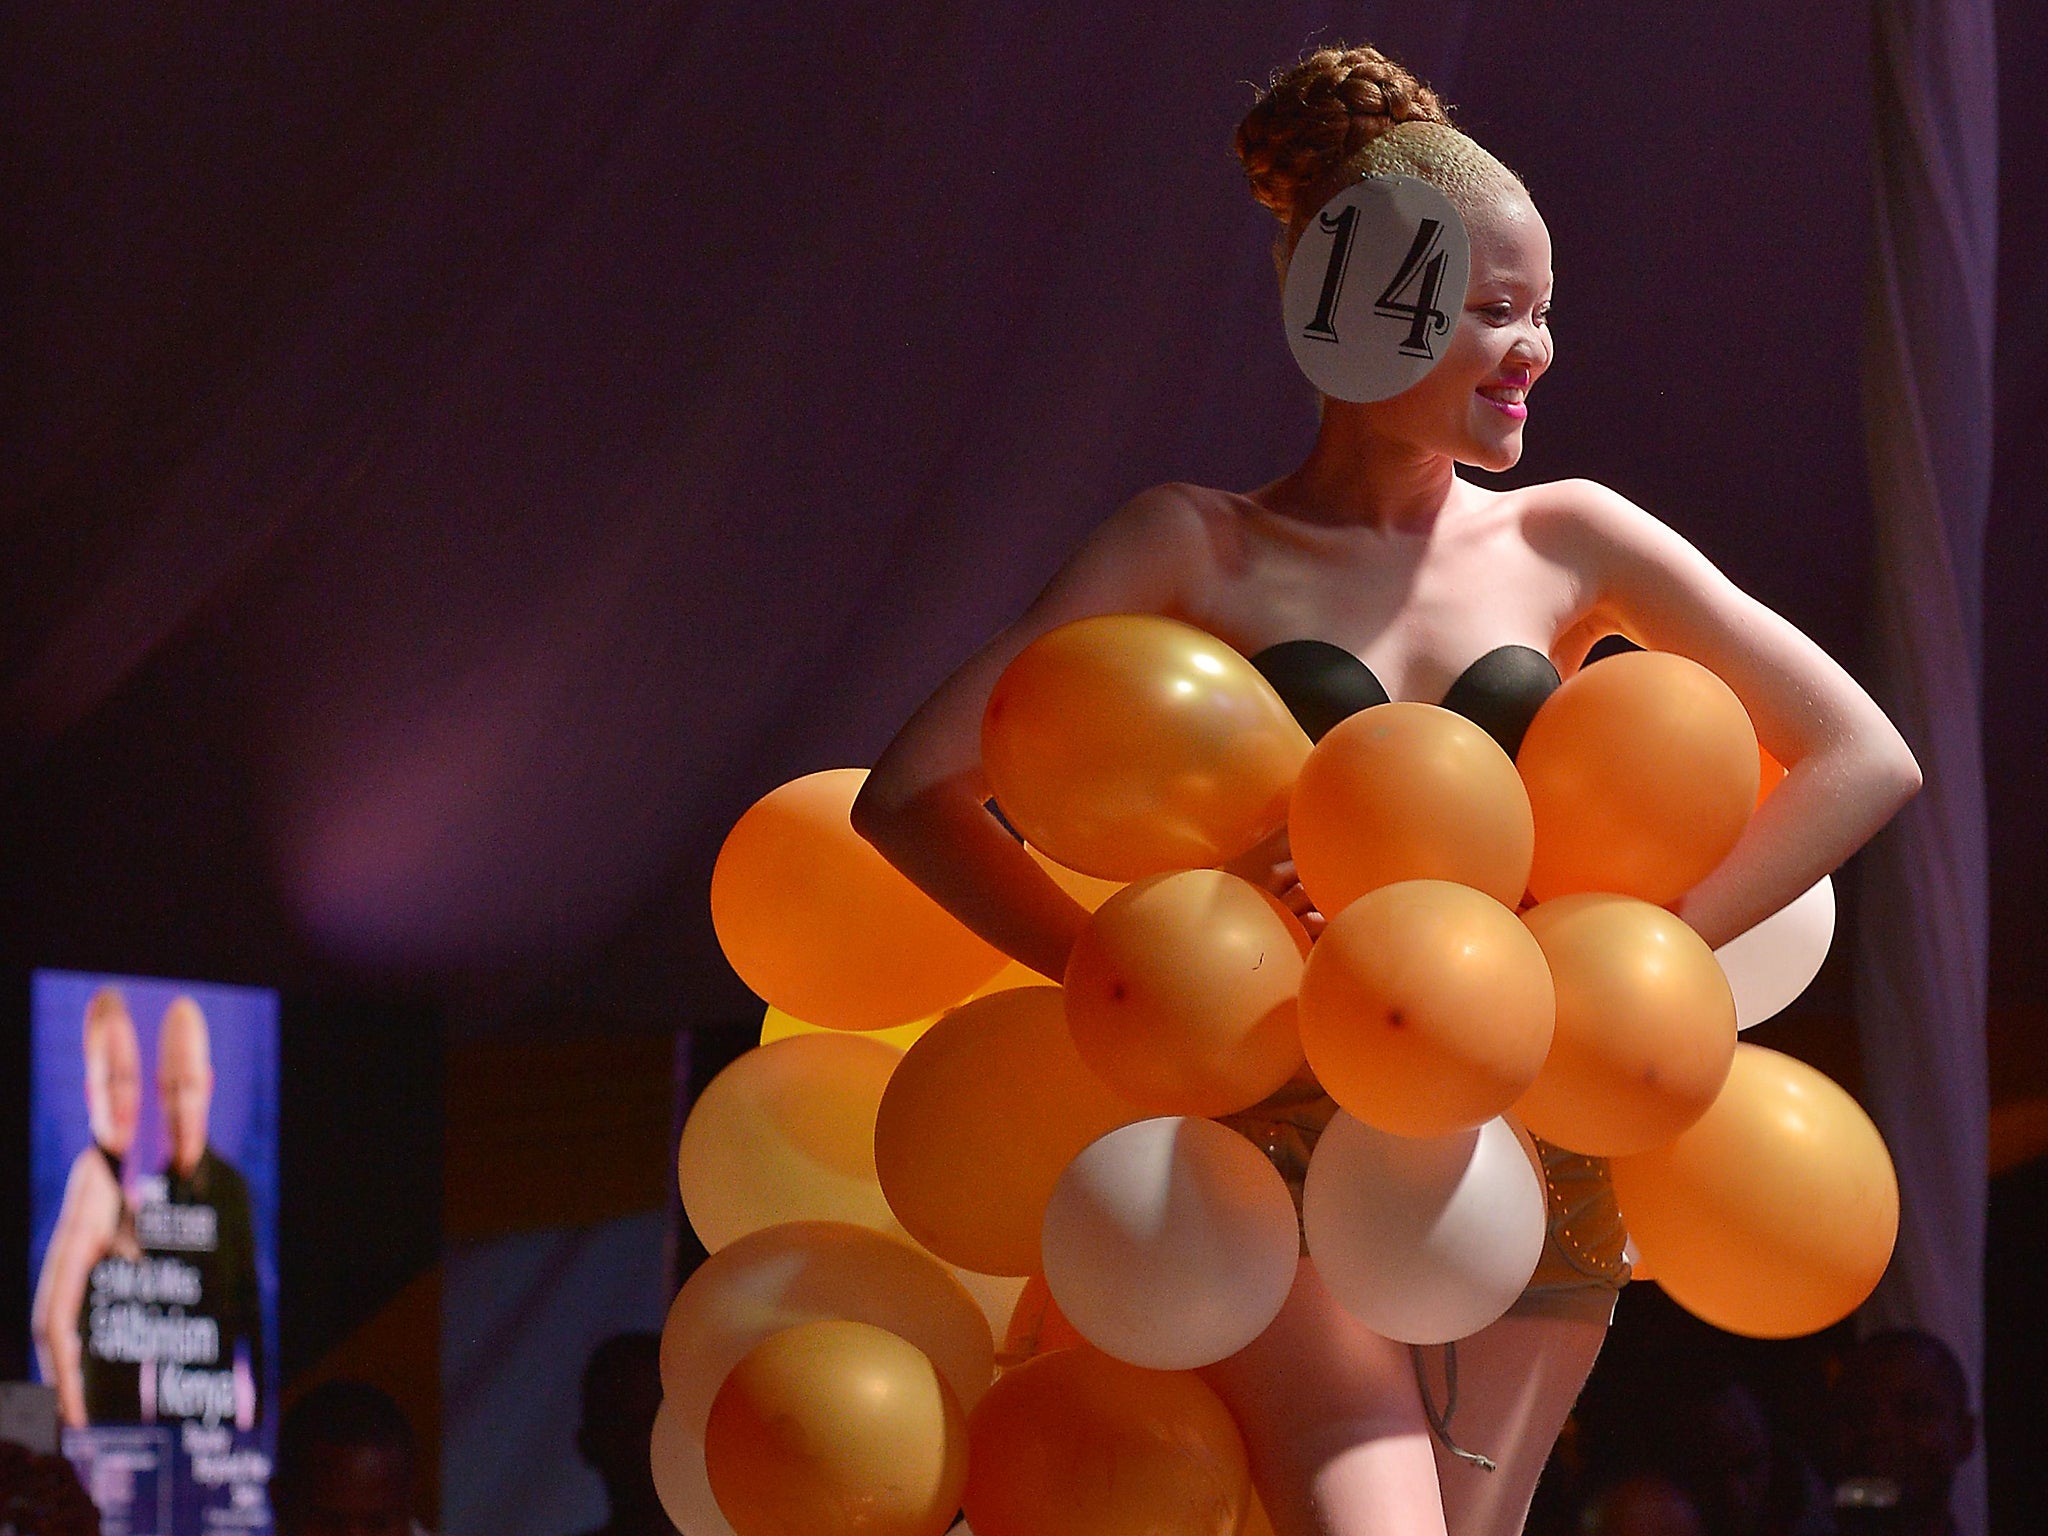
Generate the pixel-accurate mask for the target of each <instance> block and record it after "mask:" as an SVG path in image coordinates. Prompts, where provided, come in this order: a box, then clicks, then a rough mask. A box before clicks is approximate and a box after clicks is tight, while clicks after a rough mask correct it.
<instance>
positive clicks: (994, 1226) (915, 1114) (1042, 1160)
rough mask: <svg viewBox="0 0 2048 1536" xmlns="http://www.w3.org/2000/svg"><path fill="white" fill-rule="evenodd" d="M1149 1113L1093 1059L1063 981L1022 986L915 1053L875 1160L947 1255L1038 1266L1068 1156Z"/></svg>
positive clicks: (958, 1013)
mask: <svg viewBox="0 0 2048 1536" xmlns="http://www.w3.org/2000/svg"><path fill="white" fill-rule="evenodd" d="M1148 1113H1149V1111H1147V1110H1146V1109H1145V1108H1144V1107H1143V1106H1141V1105H1138V1104H1134V1103H1132V1102H1131V1101H1130V1100H1128V1099H1125V1098H1123V1097H1122V1096H1121V1095H1119V1094H1118V1093H1116V1092H1115V1090H1113V1089H1112V1088H1111V1087H1110V1086H1109V1085H1108V1084H1107V1083H1105V1082H1103V1081H1102V1079H1101V1078H1099V1077H1097V1076H1096V1075H1095V1074H1094V1073H1093V1072H1091V1071H1089V1070H1088V1068H1087V1066H1086V1065H1085V1064H1084V1063H1083V1062H1082V1060H1081V1055H1080V1052H1078V1051H1077V1050H1075V1049H1074V1040H1073V1036H1072V1035H1070V1034H1069V1033H1068V1032H1067V1015H1066V1005H1065V1000H1064V998H1063V996H1062V994H1061V992H1060V989H1059V988H1057V987H1019V988H1016V989H1015V990H1013V991H1008V992H995V993H991V994H990V995H989V996H987V997H984V998H979V999H977V1000H976V1001H974V1002H971V1003H967V1004H965V1005H963V1006H962V1007H959V1008H956V1009H954V1010H953V1011H952V1012H951V1013H949V1014H947V1015H946V1016H945V1017H944V1018H943V1019H941V1020H939V1022H938V1023H936V1024H934V1025H933V1026H932V1028H931V1030H930V1032H929V1033H928V1034H926V1035H925V1037H924V1038H923V1039H922V1040H920V1041H918V1042H917V1044H915V1045H913V1046H912V1047H911V1048H910V1050H909V1051H908V1052H907V1053H906V1054H905V1056H904V1058H903V1062H902V1065H901V1066H899V1067H898V1068H897V1069H896V1073H895V1076H894V1077H893V1078H892V1079H891V1080H890V1083H889V1088H888V1091H887V1092H886V1093H885V1094H884V1095H883V1096H882V1104H881V1110H880V1112H879V1114H878V1115H877V1116H876V1119H875V1133H874V1155H875V1167H876V1170H877V1172H878V1173H879V1175H880V1177H881V1182H882V1189H883V1191H884V1193H885V1194H886V1195H887V1196H888V1200H889V1205H890V1207H891V1208H892V1209H893V1210H894V1212H895V1214H896V1217H897V1219H898V1220H900V1221H901V1222H902V1223H903V1225H904V1227H906V1228H907V1229H908V1230H909V1232H910V1234H911V1236H913V1237H914V1238H916V1239H917V1241H918V1242H920V1243H922V1244H923V1245H924V1246H925V1247H926V1248H928V1249H930V1250H931V1251H932V1252H933V1253H935V1254H937V1255H938V1256H939V1257H940V1258H942V1259H945V1260H947V1261H949V1262H950V1263H954V1264H958V1265H961V1266H963V1267H964V1268H967V1269H973V1270H979V1271H980V1272H982V1273H983V1274H990V1275H1029V1274H1035V1273H1036V1272H1037V1271H1038V1268H1039V1257H1038V1228H1039V1224H1040V1222H1041V1221H1043V1220H1044V1217H1045V1205H1046V1202H1047V1201H1048V1200H1049V1199H1051V1198H1052V1189H1053V1185H1054V1184H1056V1183H1057V1182H1058V1181H1059V1176H1060V1174H1061V1173H1062V1172H1063V1171H1064V1170H1065V1168H1066V1166H1067V1164H1068V1163H1069V1162H1071V1161H1072V1160H1073V1158H1074V1155H1075V1154H1076V1153H1078V1152H1079V1151H1080V1150H1081V1149H1082V1148H1083V1147H1085V1146H1087V1145H1088V1144H1089V1143H1090V1142H1091V1141H1094V1140H1095V1138H1096V1137H1098V1136H1101V1135H1103V1134H1105V1133H1107V1132H1109V1131H1113V1130H1115V1129H1116V1128H1117V1127H1118V1126H1120V1125H1128V1124H1129V1123H1130V1122H1131V1121H1133V1120H1142V1119H1144V1118H1145V1117H1146V1115H1147V1114H1148Z"/></svg>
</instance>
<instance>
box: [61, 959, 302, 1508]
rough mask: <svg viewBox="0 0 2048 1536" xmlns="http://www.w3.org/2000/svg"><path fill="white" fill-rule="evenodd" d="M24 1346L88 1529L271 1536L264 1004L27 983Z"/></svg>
mask: <svg viewBox="0 0 2048 1536" xmlns="http://www.w3.org/2000/svg"><path fill="white" fill-rule="evenodd" d="M31 1005H32V1033H31V1044H30V1051H31V1056H30V1072H31V1083H30V1115H29V1120H30V1149H29V1178H30V1181H31V1189H30V1198H29V1219H30V1245H29V1269H30V1274H29V1283H30V1286H31V1287H32V1291H31V1294H32V1297H33V1301H32V1304H31V1310H30V1336H31V1337H30V1342H31V1346H32V1351H33V1359H34V1360H35V1362H36V1368H37V1371H38V1374H39V1378H40V1379H41V1380H42V1381H43V1382H45V1383H46V1384H48V1385H49V1386H51V1387H53V1388H55V1390H56V1392H57V1401H58V1413H59V1418H60V1420H61V1422H62V1424H63V1426H64V1428H63V1449H64V1453H65V1455H67V1456H68V1457H70V1459H71V1460H72V1462H73V1464H74V1465H76V1466H77V1468H78V1471H79V1476H80V1478H81V1480H82V1481H83V1482H84V1483H85V1486H86V1489H87V1491H88V1492H90V1493H91V1494H92V1497H93V1501H94V1503H96V1504H97V1505H98V1506H99V1508H100V1514H101V1530H102V1533H103V1536H212V1533H228V1532H235V1533H267V1532H269V1531H270V1529H271V1519H270V1509H269V1504H268V1501H267V1499H266V1496H265V1491H264V1489H265V1484H266V1482H267V1480H268V1478H269V1475H270V1462H271V1457H272V1455H273V1454H274V1452H275V1449H276V1440H277V1417H278V1379H277V1050H278V1044H277V1013H278V1010H277V995H276V994H275V993H274V992H268V991H262V990H258V989H254V988H249V987H230V986H220V985H209V984H203V983H192V982H171V981H157V980H150V979H146V978H141V977H132V976H109V975H93V974H85V973H79V972H71V971H39V972H37V973H36V975H35V978H34V982H33V996H32V999H31Z"/></svg>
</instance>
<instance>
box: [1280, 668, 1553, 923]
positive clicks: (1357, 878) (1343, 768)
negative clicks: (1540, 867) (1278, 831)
mask: <svg viewBox="0 0 2048 1536" xmlns="http://www.w3.org/2000/svg"><path fill="white" fill-rule="evenodd" d="M1287 836H1288V842H1289V844H1290V846H1291V847H1292V849H1293V853H1294V864H1295V868H1296V870H1297V871H1298V872H1299V873H1300V876H1301V884H1302V889H1304V890H1305V891H1307V892H1308V894H1309V897H1310V899H1311V900H1312V901H1314V902H1315V904H1316V909H1317V910H1318V911H1320V912H1321V913H1322V914H1323V916H1325V917H1335V916H1336V915H1337V914H1338V913H1339V912H1341V911H1343V910H1344V909H1345V908H1346V907H1348V906H1349V905H1350V904H1351V903H1352V902H1354V901H1356V900H1357V899H1358V898H1359V897H1361V896H1363V895H1364V894H1365V893H1366V892H1367V891H1373V890H1378V889H1379V888H1380V887H1381V886H1383V885H1392V884H1394V883H1395V882H1396V881H1398V880H1454V881H1456V882H1457V883H1458V884H1460V885H1469V886H1472V887H1474V888H1475V889H1477V890H1481V891H1484V892H1486V894H1487V895H1489V896H1491V897H1493V898H1494V899H1495V900H1496V901H1499V902H1501V903H1502V904H1503V905H1505V906H1509V907H1512V906H1514V905H1516V904H1517V903H1518V902H1520V901H1521V899H1522V892H1523V890H1524V889H1525V888H1526V887H1527V885H1528V883H1529V859H1530V853H1531V850H1532V849H1533V847H1534V846H1535V837H1536V832H1535V823H1534V822H1533V821H1532V820H1531V819H1530V814H1529V796H1528V794H1527V793H1526V792H1525V791H1524V790H1523V788H1522V780H1521V778H1520V776H1519V775H1517V774H1516V772H1515V765H1514V764H1513V763H1512V762H1511V761H1509V759H1508V755H1507V753H1505V752H1503V751H1501V749H1500V744H1499V743H1498V742H1496V741H1495V740H1494V739H1493V738H1492V737H1491V736H1489V735H1487V734H1486V732H1485V731H1483V730H1481V729H1480V728H1479V727H1478V726H1476V725H1474V724H1473V723H1472V722H1471V721H1470V720H1467V719H1466V718H1465V717H1464V716H1463V715H1458V714H1453V713H1452V712H1451V711H1450V710H1448V709H1439V708H1437V707H1436V706H1435V705H1434V704H1381V705H1377V706H1375V707H1374V708H1372V709H1365V710H1360V711H1359V712H1358V713H1357V714H1355V715H1353V716H1351V717H1350V718H1349V719H1347V720H1344V721H1342V722H1341V723H1339V724H1338V725H1337V726H1336V727H1334V728H1333V729H1332V730H1331V731H1330V732H1329V734H1328V735H1326V736H1324V737H1323V739H1322V740H1321V741H1319V742H1317V743H1316V748H1315V750H1314V751H1313V752H1311V753H1310V754H1309V759H1308V762H1307V763H1306V764H1305V765H1304V766H1303V767H1302V770H1301V778H1300V779H1299V780H1298V781H1297V782H1296V784H1295V786H1294V805H1293V808H1292V810H1290V811H1289V812H1288V818H1287Z"/></svg>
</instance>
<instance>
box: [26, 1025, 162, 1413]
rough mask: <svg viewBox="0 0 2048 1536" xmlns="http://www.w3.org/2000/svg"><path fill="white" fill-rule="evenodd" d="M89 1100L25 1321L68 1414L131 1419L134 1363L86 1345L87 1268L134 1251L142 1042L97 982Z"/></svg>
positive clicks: (136, 1403) (88, 1039) (60, 1408)
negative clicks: (85, 1141)
mask: <svg viewBox="0 0 2048 1536" xmlns="http://www.w3.org/2000/svg"><path fill="white" fill-rule="evenodd" d="M85 1107H86V1115H87V1118H88V1120H89V1122H90V1124H91V1127H92V1145H91V1146H89V1147H87V1148H86V1149H85V1150H84V1151H83V1152H81V1153H79V1154H78V1156H77V1158H75V1159H74V1160H73V1162H72V1164H71V1174H70V1177H69V1178H68V1179H66V1180H65V1183H64V1204H63V1206H62V1208H61V1209H60V1210H59V1211H58V1213H57V1225H56V1228H55V1230H54V1231H52V1232H51V1234H50V1246H49V1248H48V1249H47V1250H45V1252H44V1254H43V1269H42V1274H41V1275H40V1277H39V1278H38V1279H37V1281H36V1295H35V1303H34V1306H33V1308H32V1309H31V1312H30V1327H31V1329H32V1331H33V1332H34V1334H35V1341H36V1361H37V1364H38V1366H39V1368H40V1369H41V1371H42V1376H43V1380H44V1381H46V1382H49V1383H51V1384H52V1385H54V1386H55V1387H56V1389H57V1412H58V1415H59V1417H60V1418H61V1419H62V1420H63V1422H64V1423H66V1424H68V1425H71V1426H73V1427H74V1428H83V1427H84V1426H85V1425H86V1424H88V1423H107V1422H113V1423H123V1422H126V1423H133V1422H135V1421H136V1420H137V1419H139V1418H140V1417H141V1416H142V1403H141V1398H140V1394H139V1392H138V1375H137V1367H136V1366H135V1364H134V1363H133V1362H120V1361H114V1360H107V1359H103V1358H101V1357H100V1356H99V1355H97V1354H95V1353H94V1352H93V1351H91V1350H89V1349H88V1348H86V1340H87V1338H88V1336H89V1326H90V1323H89V1320H90V1313H91V1302H90V1300H89V1297H88V1291H89V1288H90V1285H91V1281H92V1276H93V1272H94V1271H95V1270H96V1269H98V1268H99V1266H100V1265H101V1264H102V1263H105V1262H108V1261H110V1260H111V1261H113V1262H116V1263H127V1262H132V1261H134V1260H137V1259H140V1258H141V1256H142V1251H141V1249H140V1248H139V1247H138V1246H137V1244H136V1240H135V1212H134V1210H133V1209H132V1208H131V1207H130V1206H129V1204H128V1196H127V1193H126V1191H125V1190H124V1189H123V1188H122V1185H121V1166H122V1160H123V1159H124V1158H126V1157H127V1155H128V1152H129V1149H130V1148H131V1147H133V1146H134V1144H135V1127H136V1123H137V1121H138V1120H139V1118H140V1116H141V1112H142V1050H141V1047H140V1045H139V1044H138V1042H137V1040H136V1037H135V1021H134V1020H133V1019H131V1018H130V1017H129V1016H128V1004H127V1001H126V999H124V998H123V997H122V996H121V993H120V992H119V990H117V989H116V988H114V987H101V988H100V989H99V990H98V991H97V992H95V993H93V995H92V997H91V999H90V1000H89V1001H88V1002H87V1003H86V1005H85Z"/></svg>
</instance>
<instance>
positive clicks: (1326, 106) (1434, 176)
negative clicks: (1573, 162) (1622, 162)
mask: <svg viewBox="0 0 2048 1536" xmlns="http://www.w3.org/2000/svg"><path fill="white" fill-rule="evenodd" d="M1397 129H1398V130H1400V131H1399V132H1396V130H1397ZM1237 157H1238V159H1239V160H1240V161H1241V162H1242V163H1243V165H1244V172H1245V175H1246V176H1247V177H1248V178H1250V180H1251V186H1252V196H1253V197H1255V198H1257V199H1258V200H1259V201H1260V202H1261V203H1263V204H1264V205H1265V206H1266V207H1268V208H1270V209H1272V210H1273V213H1274V215H1275V216H1276V217H1278V219H1279V220H1280V222H1281V224H1283V225H1284V226H1286V227H1287V229H1288V231H1289V232H1290V234H1291V233H1292V232H1293V231H1294V230H1295V229H1296V228H1297V227H1298V226H1299V225H1300V224H1301V223H1302V221H1303V220H1305V219H1306V218H1307V217H1308V215H1309V214H1311V213H1313V212H1315V210H1316V209H1317V208H1319V207H1321V206H1322V205H1323V203H1324V202H1326V201H1327V200H1328V199H1329V198H1330V196H1331V195H1332V194H1333V193H1335V192H1336V191H1337V190H1338V189H1339V187H1340V186H1342V185H1343V184H1344V183H1345V182H1346V181H1348V180H1354V179H1356V178H1357V177H1359V176H1363V175H1371V174H1375V173H1384V172H1398V173H1404V174H1407V175H1412V176H1419V177H1421V178H1422V179H1423V180H1425V181H1428V182H1431V183H1432V184H1434V185H1435V186H1436V187H1438V188H1439V189H1440V190H1442V191H1443V192H1444V194H1445V195H1446V196H1448V197H1449V198H1450V199H1451V201H1452V202H1453V203H1456V204H1459V205H1461V206H1460V211H1461V212H1468V213H1469V210H1468V209H1466V208H1465V207H1464V206H1463V205H1464V204H1465V203H1466V202H1467V201H1468V199H1470V198H1471V197H1472V196H1473V195H1475V194H1476V193H1478V192H1479V191H1480V190H1481V189H1482V188H1483V187H1490V186H1494V185H1498V184H1499V181H1500V179H1502V178H1504V179H1505V180H1506V181H1507V182H1508V183H1509V184H1511V185H1515V186H1519V185H1520V183H1519V182H1518V181H1516V179H1515V177H1514V174H1513V173H1512V172H1510V171H1509V170H1508V169H1507V168H1506V167H1505V166H1503V165H1501V163H1500V162H1499V161H1497V160H1495V159H1494V158H1493V156H1491V155H1489V154H1488V153H1487V152H1486V151H1485V150H1483V149H1481V148H1480V147H1479V146H1478V145H1477V144H1475V143H1473V141H1472V140H1470V139H1468V138H1466V137H1465V135H1464V134H1462V133H1459V132H1458V131H1457V129H1455V128H1453V127H1452V126H1451V117H1450V112H1449V111H1448V110H1447V109H1446V108H1445V106H1444V104H1443V102H1442V101H1441V100H1439V99H1438V97H1437V94H1436V92H1434V91H1432V90H1431V89H1430V88H1429V87H1428V86H1426V85H1424V84H1423V83H1422V82H1421V81H1420V80H1418V79H1416V78H1415V76H1414V75H1412V74H1410V73H1409V72H1408V71H1407V70H1406V69H1404V68H1402V67H1401V66H1400V65H1399V64H1396V63H1395V62H1394V61H1393V60H1392V59H1390V58H1388V57H1387V56H1386V55H1385V54H1383V53H1381V52H1380V51H1379V50H1378V49H1377V48H1318V49H1317V50H1316V51H1315V52H1314V53H1311V54H1310V55H1309V56H1308V57H1307V58H1305V59H1303V60H1302V61H1301V62H1300V63H1299V64H1297V65H1295V66H1294V67H1293V68H1292V69H1290V70H1288V71H1286V72H1285V73H1284V74H1281V75H1278V76H1276V77H1275V78H1274V80H1273V83H1272V84H1271V85H1270V86H1268V87H1267V88H1266V93H1265V94H1264V95H1263V96H1261V97H1260V98H1259V100H1258V103H1257V104H1256V105H1255V106H1254V107H1253V108H1252V109H1251V111H1250V112H1248V113H1246V114H1245V119H1244V121H1243V122H1241V123H1239V124H1238V125H1237Z"/></svg>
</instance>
